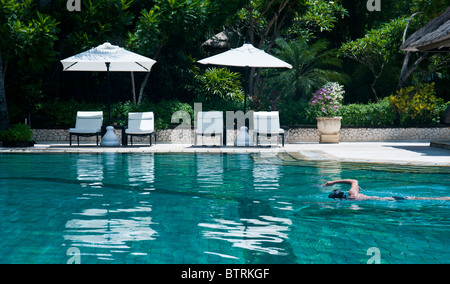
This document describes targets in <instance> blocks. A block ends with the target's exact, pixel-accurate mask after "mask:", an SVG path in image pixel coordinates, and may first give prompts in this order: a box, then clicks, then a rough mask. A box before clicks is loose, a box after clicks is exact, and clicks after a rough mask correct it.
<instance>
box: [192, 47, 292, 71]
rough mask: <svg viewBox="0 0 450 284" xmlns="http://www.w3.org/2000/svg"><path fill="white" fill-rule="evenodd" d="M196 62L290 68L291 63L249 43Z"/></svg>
mask: <svg viewBox="0 0 450 284" xmlns="http://www.w3.org/2000/svg"><path fill="white" fill-rule="evenodd" d="M198 63H201V64H211V65H225V66H236V67H255V68H289V69H292V65H291V64H289V63H286V62H284V61H283V60H280V59H278V58H276V57H274V56H272V55H270V54H267V53H266V52H265V51H264V50H261V49H258V48H256V47H254V46H253V45H251V44H244V45H243V46H241V47H239V48H235V49H231V50H229V51H226V52H223V53H220V54H217V55H214V56H211V57H208V58H205V59H202V60H200V61H198Z"/></svg>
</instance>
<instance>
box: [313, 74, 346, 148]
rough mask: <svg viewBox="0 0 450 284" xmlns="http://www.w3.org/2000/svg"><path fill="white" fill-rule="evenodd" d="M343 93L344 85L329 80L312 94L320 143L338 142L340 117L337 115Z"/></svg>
mask: <svg viewBox="0 0 450 284" xmlns="http://www.w3.org/2000/svg"><path fill="white" fill-rule="evenodd" d="M344 93H345V91H344V86H342V85H339V84H338V83H336V82H329V83H327V84H325V85H324V86H323V87H322V88H320V89H319V90H317V91H316V92H315V93H314V94H313V98H312V100H311V105H312V107H313V108H314V109H315V112H316V113H317V115H318V117H316V119H317V129H318V130H319V132H320V143H339V130H340V129H341V119H342V117H340V116H338V115H339V113H340V111H341V107H342V100H343V99H344Z"/></svg>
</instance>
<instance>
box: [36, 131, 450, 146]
mask: <svg viewBox="0 0 450 284" xmlns="http://www.w3.org/2000/svg"><path fill="white" fill-rule="evenodd" d="M115 133H116V135H117V136H118V138H119V141H121V139H122V138H121V137H122V131H121V130H115ZM250 134H251V133H250ZM236 135H237V133H236V131H228V135H227V144H228V145H230V144H232V143H233V142H234V139H235V137H236ZM340 136H341V139H340V141H342V142H370V141H413V140H440V139H450V127H431V128H419V127H417V128H414V127H411V128H342V129H341V131H340ZM33 138H34V140H35V141H36V142H42V141H54V142H58V141H61V142H68V141H69V130H68V129H33ZM95 139H96V138H95V137H90V138H84V137H80V141H95ZM157 139H158V141H159V142H170V141H172V139H173V141H174V143H179V144H190V143H192V142H193V131H192V130H189V129H181V130H180V129H175V130H174V129H167V130H158V131H157ZM211 139H213V141H218V140H219V138H217V137H216V138H211ZM73 141H76V136H73ZM133 141H136V142H145V141H148V137H146V138H141V137H134V138H133ZM318 141H319V131H318V130H317V128H291V129H288V130H286V143H294V142H318ZM205 142H206V141H205Z"/></svg>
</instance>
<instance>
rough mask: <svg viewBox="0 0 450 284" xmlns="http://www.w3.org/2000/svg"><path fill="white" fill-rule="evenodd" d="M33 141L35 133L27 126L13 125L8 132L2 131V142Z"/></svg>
mask: <svg viewBox="0 0 450 284" xmlns="http://www.w3.org/2000/svg"><path fill="white" fill-rule="evenodd" d="M32 140H33V132H32V131H31V129H30V127H29V126H28V125H26V124H21V123H18V124H13V125H11V126H9V128H8V129H7V130H3V131H0V141H1V142H28V141H32Z"/></svg>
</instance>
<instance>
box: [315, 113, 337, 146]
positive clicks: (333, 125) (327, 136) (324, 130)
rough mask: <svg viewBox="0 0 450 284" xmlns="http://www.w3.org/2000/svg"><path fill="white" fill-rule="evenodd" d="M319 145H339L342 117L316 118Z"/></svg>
mask: <svg viewBox="0 0 450 284" xmlns="http://www.w3.org/2000/svg"><path fill="white" fill-rule="evenodd" d="M316 119H317V129H318V130H319V132H320V143H339V130H340V129H341V119H342V117H317V118H316Z"/></svg>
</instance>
